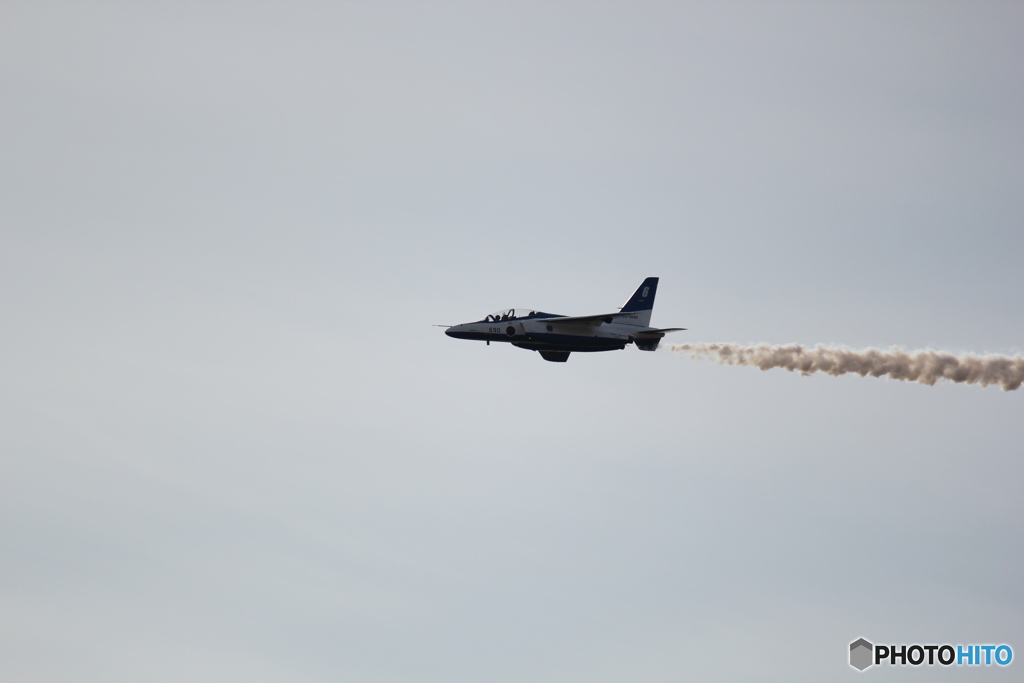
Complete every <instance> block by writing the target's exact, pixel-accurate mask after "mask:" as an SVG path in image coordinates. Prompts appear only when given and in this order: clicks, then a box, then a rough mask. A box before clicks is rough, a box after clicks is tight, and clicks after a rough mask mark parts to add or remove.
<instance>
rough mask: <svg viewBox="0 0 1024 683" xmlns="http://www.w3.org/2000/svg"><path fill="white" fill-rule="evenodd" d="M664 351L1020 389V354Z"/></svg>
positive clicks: (714, 347)
mask: <svg viewBox="0 0 1024 683" xmlns="http://www.w3.org/2000/svg"><path fill="white" fill-rule="evenodd" d="M668 350H670V351H674V352H675V353H678V354H679V355H681V356H689V357H690V358H706V359H708V360H711V361H713V362H715V363H719V364H721V365H749V366H753V367H756V368H761V369H762V370H770V369H771V368H784V369H786V370H790V371H792V372H799V373H800V374H801V375H810V374H813V373H815V372H824V373H827V374H829V375H833V376H837V377H838V376H839V375H845V374H846V373H848V372H855V373H857V374H858V375H860V376H861V377H865V376H867V375H870V376H872V377H888V378H889V379H899V380H904V381H908V382H919V383H921V384H927V385H928V386H933V385H934V384H935V383H936V382H937V381H938V380H940V379H945V380H949V381H950V382H957V383H963V384H980V385H981V386H983V387H987V386H989V385H990V384H998V385H999V386H1001V387H1002V388H1003V391H1014V390H1015V389H1019V388H1020V385H1021V382H1024V356H995V355H986V356H975V355H972V354H964V355H962V356H954V355H953V354H951V353H944V352H942V351H904V350H903V349H900V348H896V347H893V348H892V349H889V350H888V351H882V350H880V349H864V350H862V351H856V350H854V349H848V348H845V347H842V346H840V347H835V346H822V345H820V344H819V345H818V346H815V347H814V348H812V349H808V348H804V347H803V346H799V345H797V344H787V345H785V346H771V345H769V344H757V345H754V346H741V345H740V344H723V343H715V344H673V345H670V346H668Z"/></svg>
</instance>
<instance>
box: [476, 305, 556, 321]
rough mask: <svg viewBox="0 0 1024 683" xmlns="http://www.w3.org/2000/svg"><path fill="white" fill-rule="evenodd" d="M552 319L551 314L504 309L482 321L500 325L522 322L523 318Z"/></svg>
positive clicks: (522, 309) (528, 309)
mask: <svg viewBox="0 0 1024 683" xmlns="http://www.w3.org/2000/svg"><path fill="white" fill-rule="evenodd" d="M551 317H554V316H553V315H552V314H551V313H542V312H540V311H535V310H533V309H532V308H506V309H505V310H504V311H498V312H497V313H491V314H490V315H489V316H487V317H486V318H484V319H483V322H485V323H491V322H494V323H500V322H505V321H506V320H522V319H524V318H551Z"/></svg>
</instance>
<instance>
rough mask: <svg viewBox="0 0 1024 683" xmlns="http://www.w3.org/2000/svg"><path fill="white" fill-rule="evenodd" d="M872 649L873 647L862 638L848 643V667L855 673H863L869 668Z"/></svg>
mask: <svg viewBox="0 0 1024 683" xmlns="http://www.w3.org/2000/svg"><path fill="white" fill-rule="evenodd" d="M874 649H875V646H874V645H872V644H871V643H869V642H868V641H866V640H864V639H863V638H858V639H857V640H855V641H853V642H852V643H850V666H852V667H853V668H854V669H856V670H857V671H863V670H864V669H866V668H868V667H869V666H871V664H872V661H871V659H872V658H871V654H872V652H873V651H874Z"/></svg>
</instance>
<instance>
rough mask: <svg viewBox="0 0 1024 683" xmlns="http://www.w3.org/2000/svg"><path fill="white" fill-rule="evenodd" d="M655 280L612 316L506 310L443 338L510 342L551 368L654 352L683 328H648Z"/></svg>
mask: <svg viewBox="0 0 1024 683" xmlns="http://www.w3.org/2000/svg"><path fill="white" fill-rule="evenodd" d="M657 291H658V278H656V277H649V278H647V279H646V280H644V283H643V284H642V285H640V287H638V288H637V290H636V292H634V293H633V296H631V297H630V299H629V301H627V302H626V305H625V306H623V307H622V308H621V309H619V311H618V312H617V313H601V314H600V315H584V316H564V315H557V314H555V313H544V312H542V311H535V310H533V309H529V308H510V309H507V310H504V311H498V312H497V313H492V314H491V315H489V316H487V317H486V318H484V319H483V320H480V321H478V322H472V323H464V324H462V325H452V326H451V327H449V328H448V329H447V330H445V334H447V335H448V336H449V337H455V338H456V339H474V340H477V341H485V342H487V344H488V345H489V344H490V343H491V342H492V341H494V342H509V343H511V344H512V346H518V347H519V348H521V349H529V350H531V351H539V352H540V355H541V358H543V359H544V360H548V361H552V362H553V363H564V362H565V361H567V360H569V354H570V353H572V352H573V351H577V352H590V351H616V350H618V349H624V348H626V344H636V347H637V348H638V349H640V350H641V351H654V350H655V349H657V348H658V343H659V342H660V341H661V338H662V337H664V336H665V333H666V332H676V331H679V330H684V329H686V328H685V327H663V328H656V327H651V326H650V324H651V312H652V311H653V309H654V295H655V294H656V293H657Z"/></svg>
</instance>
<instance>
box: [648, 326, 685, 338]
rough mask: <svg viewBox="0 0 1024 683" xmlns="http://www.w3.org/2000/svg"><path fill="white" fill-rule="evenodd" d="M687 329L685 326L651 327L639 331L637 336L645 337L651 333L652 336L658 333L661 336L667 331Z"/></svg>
mask: <svg viewBox="0 0 1024 683" xmlns="http://www.w3.org/2000/svg"><path fill="white" fill-rule="evenodd" d="M685 329H686V328H685V327H662V328H652V329H649V330H644V331H642V332H637V333H636V336H637V337H643V336H645V335H651V336H654V335H657V336H659V337H660V336H661V335H663V334H665V333H666V332H682V331H683V330H685Z"/></svg>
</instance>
